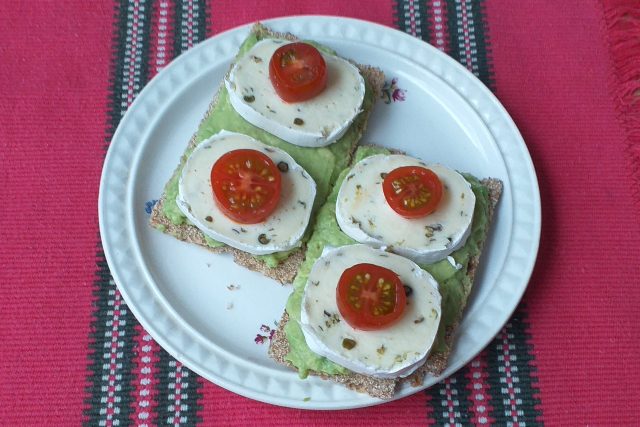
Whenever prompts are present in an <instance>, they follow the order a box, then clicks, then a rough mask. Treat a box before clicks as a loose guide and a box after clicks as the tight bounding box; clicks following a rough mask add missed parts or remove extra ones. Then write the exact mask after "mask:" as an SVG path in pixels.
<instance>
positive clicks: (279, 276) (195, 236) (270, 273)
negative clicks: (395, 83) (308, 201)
mask: <svg viewBox="0 0 640 427" xmlns="http://www.w3.org/2000/svg"><path fill="white" fill-rule="evenodd" d="M251 33H253V34H256V35H258V36H259V37H261V38H282V39H286V40H290V41H296V40H298V38H297V37H296V36H294V35H293V34H290V33H278V32H274V31H271V30H270V29H268V28H267V27H265V26H264V25H262V24H260V23H256V24H255V25H254V26H253V28H252V29H251ZM354 65H356V66H357V67H358V69H359V70H360V73H361V74H362V76H363V77H364V78H365V79H366V80H367V82H368V83H369V87H370V88H371V90H372V92H373V96H374V99H379V98H380V96H381V94H382V87H383V86H384V74H383V73H382V71H381V70H380V69H378V68H375V67H371V66H368V65H360V64H355V63H354ZM231 66H233V64H232V65H231ZM230 69H231V67H230ZM220 87H221V88H222V87H224V82H222V83H221V85H220ZM218 93H219V91H218ZM217 102H218V95H217V94H216V96H215V97H214V99H213V101H212V102H211V104H209V108H208V110H207V112H206V113H205V115H204V117H203V119H202V121H201V123H202V122H204V121H205V120H206V119H207V118H208V117H209V116H210V115H211V113H212V111H213V109H214V107H215V106H216V104H217ZM371 111H372V108H370V109H368V110H364V111H363V112H362V113H360V114H361V115H362V120H358V121H356V122H354V123H353V124H352V126H356V127H355V129H356V131H357V134H358V138H357V139H356V141H355V142H354V144H353V146H352V147H351V152H350V153H349V156H351V155H352V154H353V151H354V150H355V149H356V147H357V143H358V141H359V139H360V138H361V137H362V134H363V133H364V131H365V129H366V127H367V122H368V119H369V115H370V114H371ZM197 144H198V141H197V132H196V134H194V135H193V136H192V137H191V139H190V141H189V144H188V147H187V150H186V151H185V152H190V151H191V149H193V148H194V147H195V146H196V145H197ZM185 160H186V158H185V155H183V158H182V159H181V161H180V163H179V165H180V164H183V163H184V161H185ZM180 170H181V169H180V166H178V167H177V168H176V170H175V171H174V172H173V175H172V179H173V177H175V175H176V174H178V173H180ZM166 198H167V194H166V189H165V191H164V192H163V194H162V196H161V198H160V200H159V201H158V203H156V205H155V206H154V207H153V210H152V212H151V219H150V223H151V225H152V226H153V227H155V228H157V229H159V230H161V231H163V232H164V233H167V234H170V235H172V236H174V237H175V238H177V239H179V240H182V241H184V242H189V243H195V244H197V245H200V246H203V247H205V248H207V249H209V250H211V251H212V252H215V253H230V254H232V255H233V258H234V261H235V262H236V263H237V264H239V265H241V266H243V267H247V268H249V269H251V270H253V271H257V272H259V273H262V274H263V275H265V276H267V277H270V278H272V279H274V280H277V281H278V282H280V283H282V284H288V283H291V282H292V281H293V278H294V277H295V275H296V273H297V271H298V267H299V266H300V264H301V263H302V261H303V259H304V247H302V248H299V249H297V250H294V251H293V252H292V253H291V254H290V255H289V256H288V257H287V258H286V259H285V260H283V261H281V262H280V263H279V264H278V266H277V267H274V268H271V267H269V266H267V264H265V262H264V261H262V260H260V259H258V258H255V257H254V256H252V255H251V254H248V253H246V252H244V251H241V250H239V249H235V248H232V247H230V246H227V245H224V246H220V247H216V248H214V247H211V246H209V245H207V242H206V240H205V236H204V234H203V233H202V232H201V231H200V230H199V229H198V228H197V227H195V226H194V225H191V224H189V223H185V224H180V225H176V224H174V223H172V222H171V220H169V218H167V217H166V216H165V214H164V210H163V206H164V203H165V202H166ZM311 221H313V217H312V218H311Z"/></svg>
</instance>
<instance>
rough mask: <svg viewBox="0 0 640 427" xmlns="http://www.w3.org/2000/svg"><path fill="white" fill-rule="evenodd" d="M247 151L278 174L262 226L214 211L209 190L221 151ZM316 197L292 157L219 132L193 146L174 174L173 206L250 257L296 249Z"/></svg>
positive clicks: (310, 181) (307, 177)
mask: <svg viewBox="0 0 640 427" xmlns="http://www.w3.org/2000/svg"><path fill="white" fill-rule="evenodd" d="M243 148H248V149H253V150H258V151H261V152H262V153H264V154H266V155H267V156H268V157H269V158H271V160H272V161H273V162H274V163H275V164H276V165H278V168H279V169H280V171H281V195H280V200H279V202H278V205H277V207H276V210H275V211H274V212H273V213H272V214H271V215H270V216H269V217H268V218H267V219H266V220H265V221H263V222H260V223H257V224H239V223H236V222H234V221H233V220H232V219H230V218H228V217H227V216H226V215H225V214H224V213H223V212H222V211H221V210H220V208H219V207H218V205H217V203H216V201H215V199H214V196H213V192H212V189H211V168H212V166H213V165H214V164H215V162H216V161H217V160H218V159H219V158H220V157H221V156H222V155H224V154H225V153H228V152H229V151H232V150H236V149H243ZM315 196H316V184H315V182H314V180H313V178H311V176H310V175H309V174H308V173H306V172H305V170H304V169H303V168H302V166H300V165H299V164H297V163H296V162H295V160H293V158H292V157H291V156H290V155H289V154H287V153H286V152H284V151H283V150H280V149H278V148H275V147H271V146H268V145H265V144H263V143H261V142H259V141H257V140H255V139H253V138H251V137H249V136H247V135H243V134H239V133H233V132H227V131H222V132H220V133H218V134H216V135H214V136H212V137H211V138H209V139H208V140H206V141H204V142H202V143H201V144H199V145H198V146H197V147H196V148H195V149H194V150H193V152H192V153H191V155H190V156H189V158H188V159H187V161H186V163H185V165H184V167H183V169H182V174H181V175H180V182H179V186H178V197H177V198H176V202H177V204H178V207H179V208H180V210H181V211H182V212H183V213H184V214H185V215H186V217H187V218H188V219H189V221H191V222H192V223H193V224H194V225H195V226H196V227H198V228H199V229H200V230H201V231H202V232H203V233H204V234H205V235H207V236H209V237H210V238H212V239H215V240H217V241H219V242H222V243H226V244H227V245H229V246H231V247H234V248H237V249H240V250H243V251H245V252H248V253H250V254H254V255H264V254H270V253H274V252H280V251H285V250H288V249H292V248H294V247H297V246H299V245H300V239H301V238H302V235H303V234H304V232H305V230H306V228H307V225H308V224H309V218H310V217H311V208H312V207H313V201H314V199H315Z"/></svg>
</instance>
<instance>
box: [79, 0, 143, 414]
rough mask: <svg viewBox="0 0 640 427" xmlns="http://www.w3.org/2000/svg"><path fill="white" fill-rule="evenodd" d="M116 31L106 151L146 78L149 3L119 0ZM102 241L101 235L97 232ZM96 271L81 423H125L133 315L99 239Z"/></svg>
mask: <svg viewBox="0 0 640 427" xmlns="http://www.w3.org/2000/svg"><path fill="white" fill-rule="evenodd" d="M114 12H115V13H114V18H115V19H114V37H113V40H112V49H113V52H112V58H111V71H110V88H109V99H108V117H107V126H106V144H105V145H104V147H103V148H104V149H105V153H106V148H108V145H109V142H110V141H111V138H112V137H113V133H114V132H115V130H116V128H117V127H118V124H119V123H120V119H121V118H122V116H123V115H124V112H125V111H126V109H127V107H128V102H127V100H128V98H129V97H130V96H131V95H130V93H129V89H131V90H132V93H133V96H135V94H137V93H138V92H139V91H140V89H141V88H142V86H143V85H144V84H145V83H146V80H147V73H148V68H147V64H146V62H145V61H144V60H142V59H144V58H146V56H147V55H146V53H147V52H148V45H149V43H148V41H149V22H150V13H151V8H150V7H145V1H144V0H140V1H133V0H132V1H126V0H121V1H120V2H119V3H118V4H116V6H115V11H114ZM134 19H136V20H137V28H138V29H139V31H138V32H137V35H136V39H137V40H138V41H139V43H138V44H137V46H136V51H135V52H134V54H133V56H132V55H131V50H130V49H131V46H130V45H129V41H128V39H127V38H128V37H130V36H131V34H129V32H130V31H132V28H133V22H134ZM132 60H133V61H136V66H135V72H134V75H128V76H127V75H125V74H126V73H127V70H129V65H130V63H131V62H130V61H132ZM98 240H99V241H100V239H99V238H98ZM96 258H97V260H98V261H97V272H96V279H95V281H94V290H93V294H94V296H95V302H94V305H95V306H94V312H93V316H92V317H93V318H92V322H91V325H90V331H91V332H90V336H89V340H90V345H89V347H90V354H89V356H88V357H89V367H88V368H89V369H88V370H89V374H88V377H87V383H88V386H87V388H86V393H87V396H86V399H85V404H86V408H85V411H84V420H83V421H84V424H85V425H91V426H93V425H105V424H113V425H128V424H129V423H130V417H131V414H132V412H133V411H132V406H131V405H132V395H131V392H132V387H131V381H130V379H131V378H132V369H133V366H132V359H131V351H132V349H133V347H134V337H135V328H134V327H135V319H134V317H133V315H132V313H131V312H130V311H129V309H128V307H127V306H126V304H125V303H124V301H123V300H122V298H121V297H120V294H119V292H118V290H117V289H116V286H115V283H114V282H113V279H112V277H111V273H110V271H109V267H108V265H107V262H106V259H105V256H104V252H103V250H102V245H101V243H98V250H97V254H96Z"/></svg>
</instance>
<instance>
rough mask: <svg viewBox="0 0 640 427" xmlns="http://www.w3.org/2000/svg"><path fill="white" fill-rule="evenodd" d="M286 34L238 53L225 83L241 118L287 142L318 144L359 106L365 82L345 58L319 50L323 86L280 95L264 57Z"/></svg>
mask: <svg viewBox="0 0 640 427" xmlns="http://www.w3.org/2000/svg"><path fill="white" fill-rule="evenodd" d="M286 43H290V42H288V41H286V40H274V39H265V40H262V41H260V42H258V43H256V44H255V46H253V47H252V48H251V49H250V50H249V52H247V53H246V54H245V55H243V56H242V58H240V59H238V60H237V62H236V64H235V65H234V66H233V68H232V69H231V71H230V72H229V74H228V76H227V77H226V78H225V81H224V83H225V86H226V88H227V91H228V92H229V101H230V102H231V105H232V106H233V108H234V109H235V110H236V111H237V112H238V114H240V115H241V116H242V117H243V118H244V119H245V120H246V121H248V122H249V123H251V124H253V125H254V126H257V127H259V128H260V129H263V130H265V131H267V132H269V133H271V134H273V135H275V136H277V137H279V138H282V139H283V140H285V141H287V142H290V143H291V144H295V145H299V146H302V147H323V146H326V145H329V144H331V143H333V142H335V141H336V140H337V139H338V138H340V137H341V136H342V135H344V133H345V132H346V131H347V129H348V128H349V126H350V125H351V123H352V122H353V120H354V119H355V118H356V116H357V115H358V114H359V113H360V112H361V111H362V101H363V100H364V92H365V85H364V79H363V77H362V76H361V75H360V72H359V71H358V69H357V68H356V67H355V66H354V65H352V64H351V63H350V62H349V61H346V60H344V59H342V58H338V57H337V56H334V55H327V54H324V53H322V56H323V58H324V60H325V62H326V64H327V87H326V88H325V89H324V90H323V91H322V92H321V93H320V94H319V95H317V96H315V97H313V98H312V99H309V100H307V101H303V102H295V103H289V102H285V101H283V100H282V99H281V98H280V97H279V96H278V94H277V93H276V91H275V89H274V88H273V85H272V84H271V80H270V79H269V61H270V60H271V56H272V55H273V53H274V52H275V51H276V49H278V48H279V47H280V46H282V45H283V44H286Z"/></svg>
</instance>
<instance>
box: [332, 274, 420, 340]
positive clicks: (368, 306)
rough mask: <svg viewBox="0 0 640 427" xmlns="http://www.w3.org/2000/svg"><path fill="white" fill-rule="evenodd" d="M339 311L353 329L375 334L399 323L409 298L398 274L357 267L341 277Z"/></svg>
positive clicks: (337, 296) (337, 290) (338, 294)
mask: <svg viewBox="0 0 640 427" xmlns="http://www.w3.org/2000/svg"><path fill="white" fill-rule="evenodd" d="M336 301H337V303H338V310H339V311H340V314H341V315H342V317H343V318H344V320H345V321H346V322H347V323H348V324H349V325H350V326H351V327H353V328H355V329H360V330H364V331H373V330H379V329H384V328H387V327H389V326H391V325H393V324H394V323H396V322H397V321H398V320H399V319H400V317H402V314H403V313H404V310H405V307H406V305H407V296H406V294H405V290H404V286H403V285H402V282H401V281H400V278H399V277H398V275H397V274H396V273H394V272H393V271H392V270H389V269H388V268H384V267H381V266H379V265H374V264H367V263H363V264H356V265H354V266H352V267H349V268H347V269H346V270H345V271H344V272H343V273H342V276H340V280H339V281H338V286H337V288H336Z"/></svg>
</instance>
